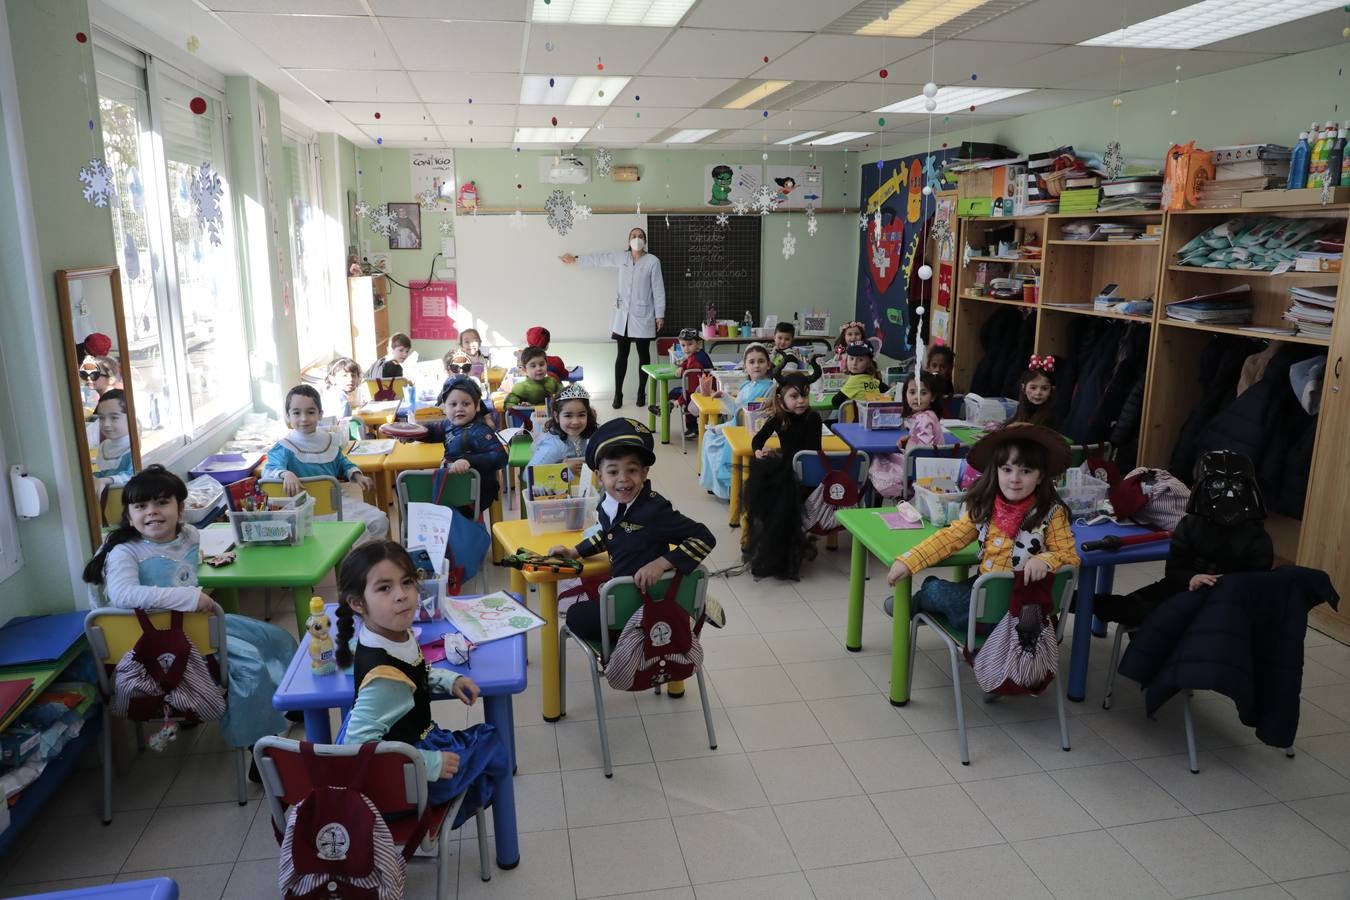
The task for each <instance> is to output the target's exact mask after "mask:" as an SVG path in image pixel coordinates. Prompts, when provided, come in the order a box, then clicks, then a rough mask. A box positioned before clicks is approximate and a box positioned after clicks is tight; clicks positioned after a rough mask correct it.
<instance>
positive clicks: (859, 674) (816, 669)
mask: <svg viewBox="0 0 1350 900" xmlns="http://www.w3.org/2000/svg"><path fill="white" fill-rule="evenodd" d="M787 674H788V678H790V679H791V680H792V684H793V686H795V687H796V688H797V691H798V692H799V693H800V694H801V696H802V699H804V700H823V699H827V698H832V697H855V696H859V695H872V694H875V693H876V692H877V687H876V685H875V684H873V683H872V679H870V678H868V677H867V673H866V672H864V671H863V670H862V669H861V668H860V667H859V666H858V664H857V663H856V662H854V661H853V660H851V659H828V660H822V661H820V662H810V663H797V664H795V665H791V666H788V667H787Z"/></svg>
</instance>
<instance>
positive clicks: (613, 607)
mask: <svg viewBox="0 0 1350 900" xmlns="http://www.w3.org/2000/svg"><path fill="white" fill-rule="evenodd" d="M672 580H673V576H672V577H671V578H664V579H662V580H661V581H659V582H658V583H657V584H656V586H655V587H654V588H653V589H652V591H651V595H652V597H653V598H656V597H657V596H658V595H659V596H660V600H661V601H662V602H664V601H665V600H666V599H667V598H666V596H665V594H666V591H668V590H669V588H670V584H671V581H672ZM707 596H708V570H707V569H705V568H703V567H702V566H699V567H698V568H697V569H695V570H694V571H693V572H692V573H690V574H689V575H686V576H685V577H684V579H683V580H681V581H680V591H679V596H677V597H676V598H675V602H676V603H678V604H680V606H681V607H683V608H684V610H685V611H686V612H687V613H689V615H690V616H691V617H692V618H693V619H694V621H695V622H697V621H698V620H699V618H700V617H701V616H702V615H703V607H704V604H705V602H706V601H707ZM641 608H642V595H641V594H640V593H639V592H638V589H637V585H635V584H634V583H633V579H632V578H627V577H624V578H611V579H610V580H609V581H607V582H605V584H604V586H603V587H601V588H600V609H601V613H602V615H601V621H602V622H604V623H605V627H603V628H601V629H600V640H598V641H588V640H584V639H582V638H580V637H578V636H577V635H575V634H573V633H572V632H571V631H570V630H569V629H568V627H567V623H566V622H565V621H564V622H560V623H559V625H558V710H559V715H564V716H565V715H567V640H568V638H571V639H572V640H573V641H575V642H576V644H577V646H579V647H580V648H581V649H582V650H583V651H584V652H585V653H586V658H587V659H588V660H589V661H590V668H591V687H592V688H593V689H594V691H595V712H596V718H597V721H598V722H599V723H600V752H601V754H602V755H603V756H604V760H605V777H606V778H613V777H614V766H613V764H612V763H611V761H610V755H609V727H608V725H607V724H606V722H605V699H604V692H603V690H602V689H601V685H600V679H601V676H602V675H603V674H604V671H605V666H606V665H608V664H609V655H610V652H611V651H612V650H613V648H612V647H611V646H610V644H609V633H610V631H611V630H613V631H622V630H623V626H624V625H625V624H627V622H628V620H629V619H631V618H632V617H633V614H634V613H635V612H637V611H638V610H639V609H641ZM695 677H697V678H698V694H699V699H700V700H702V701H703V721H704V724H706V725H707V727H708V749H709V750H716V749H717V733H716V732H715V731H714V730H713V720H712V708H711V707H710V706H709V705H708V687H707V685H706V684H705V683H704V681H703V669H701V668H700V669H699V670H698V671H697V672H695ZM656 692H657V693H658V694H659V693H660V692H661V689H660V688H659V687H658V688H657V689H656Z"/></svg>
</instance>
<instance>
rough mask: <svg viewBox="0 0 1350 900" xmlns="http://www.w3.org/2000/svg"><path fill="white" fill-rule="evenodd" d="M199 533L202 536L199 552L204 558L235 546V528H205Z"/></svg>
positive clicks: (217, 554)
mask: <svg viewBox="0 0 1350 900" xmlns="http://www.w3.org/2000/svg"><path fill="white" fill-rule="evenodd" d="M198 534H199V535H200V536H201V543H200V544H199V545H198V551H197V552H198V554H199V555H200V556H201V558H202V559H204V560H205V559H210V558H211V557H213V556H219V555H220V554H222V553H224V552H225V551H226V550H231V549H233V548H234V529H233V528H203V529H202V530H201V531H200V532H198Z"/></svg>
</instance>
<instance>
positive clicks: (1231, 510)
mask: <svg viewBox="0 0 1350 900" xmlns="http://www.w3.org/2000/svg"><path fill="white" fill-rule="evenodd" d="M1265 517H1266V504H1265V501H1264V500H1262V498H1261V488H1260V487H1259V486H1258V485H1257V483H1256V470H1255V467H1254V466H1253V465H1252V461H1251V460H1250V459H1248V458H1247V457H1246V456H1243V455H1242V454H1241V453H1234V452H1232V451H1231V450H1211V451H1209V452H1208V453H1205V454H1204V455H1203V456H1201V457H1200V462H1199V464H1198V465H1197V477H1196V483H1195V488H1194V489H1193V490H1192V491H1191V499H1190V503H1189V504H1188V505H1187V507H1186V515H1185V516H1183V517H1182V519H1181V521H1180V522H1179V523H1177V527H1176V531H1174V532H1173V533H1172V546H1171V549H1170V550H1169V551H1168V553H1167V569H1166V572H1165V574H1164V577H1163V579H1162V581H1158V582H1155V583H1153V584H1150V585H1147V586H1145V587H1142V588H1140V589H1139V590H1137V591H1135V592H1133V593H1131V594H1126V595H1124V596H1120V595H1118V594H1100V595H1098V596H1097V598H1096V603H1095V607H1094V612H1095V613H1096V615H1097V617H1098V618H1099V619H1102V620H1104V621H1107V622H1119V623H1120V624H1121V625H1123V626H1125V627H1127V628H1134V627H1136V626H1138V625H1139V624H1140V623H1141V622H1143V621H1144V619H1146V618H1148V614H1149V613H1151V612H1152V611H1153V610H1154V609H1156V608H1157V607H1158V606H1159V605H1160V604H1162V603H1163V602H1165V601H1166V600H1167V599H1168V598H1170V597H1173V596H1175V595H1176V594H1180V593H1182V592H1184V591H1198V590H1201V589H1203V588H1206V587H1212V586H1213V585H1214V584H1215V583H1217V582H1218V580H1219V579H1220V578H1222V577H1223V576H1224V575H1226V574H1229V573H1232V572H1265V571H1269V570H1270V569H1271V567H1272V566H1273V565H1274V562H1275V547H1274V545H1273V544H1272V543H1271V540H1270V535H1269V534H1267V533H1266V528H1265V525H1263V524H1262V521H1263V520H1264V519H1265Z"/></svg>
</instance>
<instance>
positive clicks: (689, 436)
mask: <svg viewBox="0 0 1350 900" xmlns="http://www.w3.org/2000/svg"><path fill="white" fill-rule="evenodd" d="M684 437H685V439H686V440H690V441H692V440H693V439H694V438H696V437H698V429H697V428H689V429H686V430H685V432H684Z"/></svg>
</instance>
